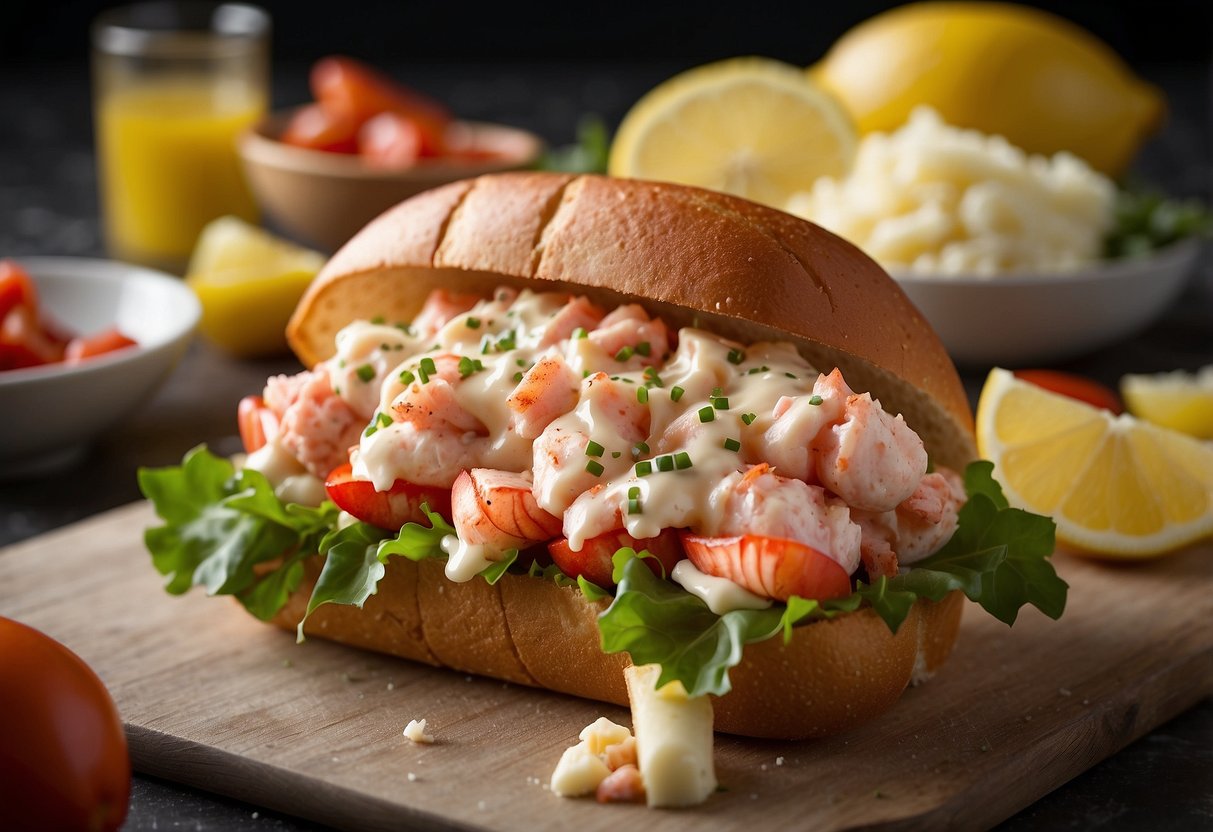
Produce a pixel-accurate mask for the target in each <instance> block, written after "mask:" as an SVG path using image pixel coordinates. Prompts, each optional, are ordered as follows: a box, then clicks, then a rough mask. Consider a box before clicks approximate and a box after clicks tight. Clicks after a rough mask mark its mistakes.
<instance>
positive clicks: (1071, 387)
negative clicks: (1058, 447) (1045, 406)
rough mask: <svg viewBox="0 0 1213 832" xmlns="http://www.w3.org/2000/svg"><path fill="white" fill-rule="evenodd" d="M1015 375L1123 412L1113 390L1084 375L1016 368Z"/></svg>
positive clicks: (1080, 399)
mask: <svg viewBox="0 0 1213 832" xmlns="http://www.w3.org/2000/svg"><path fill="white" fill-rule="evenodd" d="M1014 375H1015V377H1016V378H1018V379H1021V380H1023V381H1026V382H1028V383H1029V384H1035V385H1036V386H1037V387H1043V388H1044V389H1045V390H1049V391H1052V392H1054V393H1057V394H1059V395H1062V396H1067V397H1069V398H1071V399H1077V400H1078V401H1080V402H1086V403H1087V404H1089V405H1091V406H1092V407H1102V408H1103V409H1104V410H1110V411H1112V412H1113V413H1124V411H1125V408H1124V405H1123V404H1121V401H1120V396H1118V395H1116V393H1115V391H1113V390H1111V389H1109V388H1107V387H1104V386H1103V385H1102V384H1100V383H1099V382H1098V381H1095V380H1094V379H1089V378H1087V377H1085V376H1079V375H1074V374H1073V373H1063V372H1061V371H1060V370H1016V371H1015V373H1014Z"/></svg>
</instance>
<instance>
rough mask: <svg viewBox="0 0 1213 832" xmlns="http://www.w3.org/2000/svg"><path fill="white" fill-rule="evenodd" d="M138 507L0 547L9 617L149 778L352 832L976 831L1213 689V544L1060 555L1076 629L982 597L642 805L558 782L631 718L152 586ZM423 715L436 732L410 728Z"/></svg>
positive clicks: (730, 745) (721, 746)
mask: <svg viewBox="0 0 1213 832" xmlns="http://www.w3.org/2000/svg"><path fill="white" fill-rule="evenodd" d="M153 519H154V518H153V516H152V513H151V511H150V509H149V508H148V507H147V506H145V505H143V504H138V505H132V506H128V507H126V508H122V509H118V510H116V511H113V512H110V513H108V514H105V515H101V516H99V517H96V518H93V519H91V520H88V521H86V522H83V523H80V524H78V525H75V526H72V527H69V528H66V529H63V530H60V531H57V532H54V533H51V534H48V535H44V536H42V537H40V538H37V539H34V540H30V541H27V542H24V543H21V544H19V545H16V546H12V547H9V548H8V549H5V550H3V551H0V615H6V616H9V617H12V618H16V619H18V620H20V621H24V622H26V623H28V624H30V625H32V626H34V627H37V628H39V629H41V630H44V631H45V632H47V633H48V634H50V635H51V636H53V637H55V638H57V639H59V640H60V641H62V642H63V643H65V644H67V645H68V646H69V647H71V648H72V649H73V650H75V651H76V652H77V653H79V654H80V655H81V656H82V657H83V658H84V659H85V661H87V662H88V663H89V664H90V665H92V667H93V668H94V669H96V671H97V672H98V673H99V674H100V676H101V677H102V679H103V680H104V681H105V683H106V684H107V686H108V687H109V689H110V691H111V693H112V694H113V696H114V699H115V700H116V701H117V703H118V707H119V710H120V711H121V712H122V715H123V718H124V720H125V722H126V725H127V732H128V736H129V738H130V744H131V754H132V758H133V762H134V766H135V768H136V769H138V770H140V771H143V772H147V773H149V774H153V775H157V776H160V777H165V778H169V779H172V780H176V781H180V782H182V783H188V784H190V785H193V786H198V787H201V788H203V789H208V790H211V791H214V792H219V793H221V794H226V795H230V796H232V797H236V798H239V799H242V800H246V801H249V802H252V803H255V804H258V805H263V806H267V807H270V808H273V809H277V810H280V811H283V812H287V813H290V814H293V815H298V816H302V817H305V818H310V819H313V820H317V821H321V822H324V823H328V824H331V825H333V826H337V827H340V828H344V829H399V828H405V827H415V826H424V827H425V828H441V829H461V830H484V829H519V830H530V829H569V828H576V829H581V830H612V832H613V830H617V829H618V828H620V826H621V825H622V826H624V827H626V826H629V825H634V824H635V825H642V827H643V828H645V829H653V830H676V829H694V830H697V832H704V831H705V830H715V829H746V828H755V827H760V828H767V829H773V828H780V827H784V826H786V827H788V828H810V827H811V828H814V829H822V830H830V829H852V828H857V827H881V828H897V829H937V828H944V827H960V828H972V827H981V826H988V825H991V824H994V823H997V822H998V821H1000V820H1002V819H1004V818H1006V817H1009V816H1010V815H1011V814H1013V813H1014V812H1016V811H1017V810H1019V809H1021V808H1022V807H1024V806H1027V805H1028V804H1030V803H1032V802H1033V801H1035V800H1036V799H1037V798H1039V797H1041V796H1042V795H1044V794H1045V793H1047V792H1049V791H1050V790H1052V789H1054V788H1056V787H1057V786H1059V785H1060V784H1062V783H1064V782H1065V781H1066V780H1069V779H1070V778H1071V777H1073V776H1074V775H1076V774H1078V773H1079V772H1081V771H1083V770H1084V769H1086V768H1087V767H1089V766H1091V765H1092V764H1094V763H1095V762H1097V761H1098V760H1100V759H1102V758H1104V757H1106V756H1108V755H1109V754H1112V753H1113V752H1115V751H1116V750H1118V749H1119V748H1121V747H1123V746H1124V745H1126V744H1128V743H1129V742H1131V741H1132V740H1133V739H1135V738H1137V737H1138V736H1141V735H1142V734H1144V733H1146V732H1147V731H1149V730H1150V729H1152V728H1154V727H1155V726H1157V725H1159V724H1160V723H1162V722H1164V721H1165V720H1167V719H1169V718H1170V717H1172V716H1174V715H1175V714H1177V713H1179V712H1180V711H1182V710H1184V709H1186V708H1188V707H1190V706H1191V705H1193V704H1194V703H1196V702H1197V701H1198V700H1200V699H1201V698H1202V697H1205V696H1208V695H1210V694H1213V626H1210V624H1209V622H1210V621H1211V620H1213V592H1211V591H1210V590H1213V548H1211V547H1209V546H1208V545H1205V546H1203V547H1201V548H1198V549H1192V550H1190V551H1187V552H1185V553H1183V554H1180V555H1178V556H1175V557H1171V558H1167V559H1164V560H1161V561H1157V562H1152V563H1144V564H1138V565H1129V566H1108V565H1101V564H1094V563H1090V562H1086V561H1082V560H1078V559H1075V558H1071V557H1066V556H1064V555H1059V556H1058V557H1057V558H1056V565H1057V566H1058V568H1059V571H1060V572H1061V574H1062V576H1063V577H1064V578H1065V579H1066V580H1068V581H1069V582H1070V585H1071V595H1070V603H1069V607H1068V609H1067V610H1066V614H1065V616H1064V617H1063V618H1062V620H1061V621H1060V622H1052V621H1050V620H1049V619H1047V618H1045V617H1044V616H1042V615H1040V614H1038V613H1037V612H1036V611H1035V610H1027V611H1025V612H1024V613H1023V614H1022V615H1021V618H1020V621H1019V622H1018V623H1017V624H1016V626H1015V627H1014V629H1007V628H1006V627H1004V626H1003V625H1001V624H999V623H998V622H996V621H994V620H993V619H992V618H990V617H988V616H986V615H984V614H981V613H980V612H979V611H977V610H975V609H973V608H970V609H969V610H967V611H966V618H965V623H964V626H963V629H962V634H961V640H960V643H959V645H958V646H957V649H956V653H955V654H954V656H953V657H952V659H951V660H950V661H949V662H948V664H946V665H945V666H944V668H943V669H942V670H941V671H940V673H939V674H938V675H937V676H936V677H935V679H933V680H932V681H931V682H930V683H928V684H926V685H923V686H921V687H918V688H914V689H912V690H909V691H907V693H906V694H905V696H904V698H903V699H902V701H901V702H900V703H899V704H898V705H897V707H896V708H894V710H893V711H892V712H890V713H888V714H886V715H885V716H884V717H882V718H880V719H878V720H876V721H875V722H873V723H871V724H870V725H867V726H865V727H864V728H862V729H860V730H857V731H855V732H853V733H851V734H848V735H846V736H844V737H839V738H835V739H829V740H819V741H814V742H803V743H785V742H770V741H756V740H742V739H737V738H733V737H726V736H723V735H720V736H718V738H717V754H716V763H717V773H718V777H719V780H720V782H721V784H722V786H723V787H724V790H723V791H721V792H720V793H718V794H716V795H714V796H713V797H712V798H711V799H710V800H709V801H708V802H707V804H705V805H704V806H702V807H700V808H697V809H691V810H683V811H649V810H646V809H644V808H643V807H638V806H599V805H597V804H596V803H594V802H593V801H587V800H565V799H561V798H558V797H556V796H554V795H552V794H551V793H550V792H548V791H547V790H546V789H545V787H544V784H545V783H546V782H547V780H548V778H549V777H550V775H551V771H552V768H553V767H554V765H555V763H556V760H557V759H558V758H559V756H560V753H561V752H562V751H563V750H564V748H565V747H566V746H568V745H570V744H572V743H573V742H575V741H576V738H577V733H578V732H579V731H580V729H581V728H582V726H584V725H586V724H587V723H589V722H591V721H592V720H593V719H594V718H596V717H598V716H600V715H606V716H608V717H610V718H611V719H614V720H616V721H620V722H624V723H625V724H626V723H627V722H628V719H629V717H628V714H627V712H626V710H623V709H620V708H616V707H613V706H608V705H602V704H599V703H594V702H587V701H584V700H578V699H573V698H570V697H566V696H561V695H557V694H550V693H546V692H543V691H536V690H532V689H529V688H525V687H519V686H516V685H510V684H503V683H501V682H496V681H491V680H485V679H480V678H473V677H469V676H464V675H463V674H458V673H453V672H449V671H444V670H435V669H433V668H429V667H424V666H421V665H413V664H410V663H408V662H402V661H397V660H393V659H388V658H384V657H380V656H376V655H374V654H370V653H365V652H361V651H357V650H353V649H349V648H343V647H339V646H336V645H331V644H326V643H324V642H322V641H319V640H310V641H309V642H308V643H306V644H304V645H302V646H297V645H296V644H295V643H294V639H293V637H292V636H290V635H288V634H286V633H284V632H281V631H279V630H276V629H273V628H271V627H269V626H266V625H264V624H261V623H259V622H257V621H256V620H254V619H253V618H251V617H250V616H248V615H247V614H245V613H244V612H243V611H242V610H241V609H239V607H238V606H237V605H236V604H235V602H232V601H230V600H227V599H211V598H206V597H204V596H203V595H202V594H201V593H198V592H194V593H191V594H190V595H188V596H185V597H181V598H174V597H170V596H168V595H166V594H165V593H164V592H163V591H162V590H161V588H160V583H161V579H160V577H159V576H158V575H157V574H156V572H155V570H154V569H153V568H152V567H151V564H150V562H149V558H148V555H147V554H146V553H145V552H144V551H143V548H142V544H141V533H142V529H143V528H144V527H145V526H147V525H150V524H152V523H153ZM421 717H424V718H426V719H428V720H429V724H430V727H431V729H432V732H433V733H434V735H435V736H436V737H437V739H438V742H437V743H436V744H435V745H432V746H414V745H412V744H410V743H409V742H408V741H407V740H405V739H404V738H403V737H402V736H401V730H402V729H403V728H404V726H405V724H406V723H407V722H408V721H409V720H410V719H413V718H421Z"/></svg>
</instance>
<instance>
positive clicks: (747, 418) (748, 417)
mask: <svg viewBox="0 0 1213 832" xmlns="http://www.w3.org/2000/svg"><path fill="white" fill-rule="evenodd" d="M757 418H758V414H757V413H743V414H741V421H743V422H745V423H746V424H747V425H752V424H754V420H755V419H757Z"/></svg>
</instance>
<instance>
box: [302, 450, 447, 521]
mask: <svg viewBox="0 0 1213 832" xmlns="http://www.w3.org/2000/svg"><path fill="white" fill-rule="evenodd" d="M324 488H325V490H326V491H328V495H329V499H330V500H332V501H333V502H334V503H336V504H337V508H339V509H341V510H342V511H344V512H347V513H349V514H352V515H354V516H355V517H357V518H358V519H359V520H361V521H363V522H364V523H370V524H371V525H372V526H378V527H379V528H381V529H388V530H389V531H396V530H398V529H399V528H400V527H401V526H403V525H404V524H405V523H420V522H425V515H423V514H422V513H421V504H422V503H427V504H428V505H429V509H430V511H436V512H438V513H439V514H441V515H442V516H443V517H444V518H447V519H450V516H451V492H450V491H448V490H447V489H445V488H437V487H435V486H429V485H414V484H413V483H411V482H405V481H404V480H396V482H395V483H394V484H393V485H392V487H391V488H390V489H388V490H387V491H376V490H375V486H374V485H373V484H372V483H371V482H370V480H360V479H355V478H354V472H353V470H352V469H351V467H350V464H349V463H348V462H347V463H346V464H345V465H339V466H337V467H336V468H334V469H333V470H332V472H331V473H330V474H329V475H328V478H327V479H326V480H325V482H324Z"/></svg>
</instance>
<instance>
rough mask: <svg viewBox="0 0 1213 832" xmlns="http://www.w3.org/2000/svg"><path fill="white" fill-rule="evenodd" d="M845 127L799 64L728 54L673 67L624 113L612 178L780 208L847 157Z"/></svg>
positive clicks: (850, 134) (850, 139) (848, 130)
mask: <svg viewBox="0 0 1213 832" xmlns="http://www.w3.org/2000/svg"><path fill="white" fill-rule="evenodd" d="M856 141H857V140H856V135H855V126H854V125H853V124H852V123H851V120H850V117H849V116H848V115H847V114H846V112H845V111H844V110H843V109H842V107H841V106H840V105H839V104H838V103H837V102H836V101H835V100H834V99H833V98H832V97H831V96H830V95H829V94H828V93H826V92H823V91H822V90H821V89H819V88H818V87H817V86H816V85H815V84H814V83H813V82H812V81H810V80H809V79H808V78H807V77H806V76H805V73H804V70H802V69H800V68H798V67H793V66H790V65H788V64H784V63H780V62H779V61H773V60H769V59H765V58H735V59H732V60H728V61H721V62H719V63H714V64H708V65H706V66H701V67H697V68H696V69H692V70H688V71H687V72H684V73H682V74H681V75H676V76H674V77H673V78H671V79H669V80H668V81H666V82H665V83H663V84H660V85H659V86H657V87H655V88H654V89H652V90H651V91H649V93H648V94H646V95H645V96H644V97H643V98H641V99H640V101H638V102H637V103H636V104H635V106H633V107H632V109H631V110H630V111H629V112H628V114H627V115H626V116H624V119H623V123H622V124H621V125H620V126H619V132H618V133H617V134H616V135H615V140H614V142H613V143H612V145H611V157H610V164H609V169H610V173H611V175H613V176H626V177H633V178H637V179H658V180H662V181H666V182H678V183H681V184H684V185H698V186H699V187H702V188H711V189H714V190H717V191H725V192H726V193H731V194H736V195H737V196H742V197H746V198H747V199H752V200H755V201H756V202H762V203H765V204H767V205H771V206H773V207H776V208H780V209H782V208H783V207H784V206H785V205H786V204H787V201H788V198H789V197H790V196H791V195H792V194H794V193H796V192H798V191H805V190H808V189H809V188H810V187H811V186H812V185H813V183H814V182H815V181H816V180H817V178H818V177H820V176H834V177H837V176H841V175H843V174H845V173H846V172H847V170H848V169H849V168H850V165H851V160H852V159H853V158H854V156H855V147H856Z"/></svg>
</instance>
